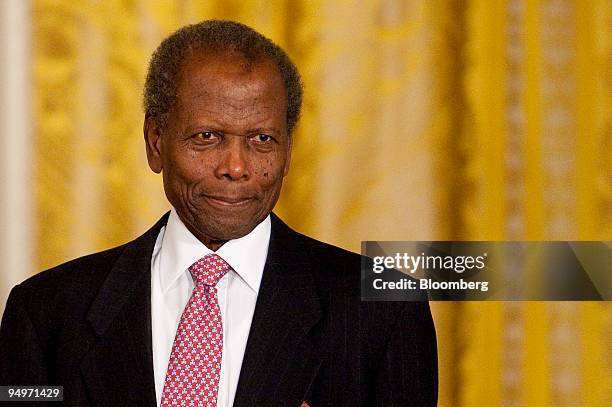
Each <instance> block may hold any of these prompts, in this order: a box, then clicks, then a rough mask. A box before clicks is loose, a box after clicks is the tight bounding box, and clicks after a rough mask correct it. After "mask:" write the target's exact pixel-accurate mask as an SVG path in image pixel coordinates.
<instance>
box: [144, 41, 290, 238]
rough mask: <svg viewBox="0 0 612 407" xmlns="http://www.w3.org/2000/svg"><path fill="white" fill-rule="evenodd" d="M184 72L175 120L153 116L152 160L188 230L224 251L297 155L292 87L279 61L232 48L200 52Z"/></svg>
mask: <svg viewBox="0 0 612 407" xmlns="http://www.w3.org/2000/svg"><path fill="white" fill-rule="evenodd" d="M180 77H181V80H180V82H179V85H178V92H177V96H178V100H177V103H176V104H175V106H174V107H173V109H172V110H171V111H170V112H169V115H168V120H167V125H166V126H165V127H163V128H161V127H159V126H158V123H157V122H156V121H155V120H154V118H152V117H145V122H144V136H145V144H146V150H147V159H148V162H149V167H151V169H152V170H153V171H154V172H156V173H160V172H161V173H162V174H163V181H164V190H165V193H166V197H167V198H168V201H170V203H171V204H172V206H174V208H175V209H176V211H177V213H178V215H179V217H180V218H181V220H182V221H183V223H184V224H185V226H186V227H187V229H189V231H190V232H191V233H193V235H194V236H196V237H197V238H198V239H199V240H200V241H201V242H202V243H203V244H205V245H206V246H207V247H209V248H210V249H211V250H217V249H219V247H221V246H222V245H223V244H224V243H225V242H227V241H228V240H231V239H237V238H239V237H242V236H244V235H246V234H248V233H249V232H251V231H252V230H253V229H254V228H255V226H257V225H258V224H259V223H260V222H261V221H263V220H264V219H265V218H266V216H268V214H269V213H270V212H271V211H272V208H273V207H274V205H275V204H276V201H277V200H278V197H279V195H280V191H281V186H282V183H283V178H284V177H285V175H287V172H288V171H289V163H290V159H291V137H290V135H289V134H288V130H287V95H286V90H285V87H284V84H283V81H282V78H281V76H280V73H279V72H278V69H277V67H276V66H275V65H274V64H273V63H272V62H271V61H269V60H265V59H264V60H258V61H255V62H253V61H247V60H246V59H244V58H243V57H242V56H240V55H237V54H234V53H228V52H221V53H213V52H209V51H202V50H196V51H193V52H192V53H191V54H190V55H188V56H187V57H186V58H185V60H184V62H183V66H182V71H181V75H180Z"/></svg>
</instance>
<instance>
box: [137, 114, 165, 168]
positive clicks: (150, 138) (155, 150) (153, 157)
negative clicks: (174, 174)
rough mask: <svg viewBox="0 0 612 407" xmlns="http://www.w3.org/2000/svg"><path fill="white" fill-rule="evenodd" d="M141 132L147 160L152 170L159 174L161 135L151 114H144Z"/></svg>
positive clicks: (161, 166)
mask: <svg viewBox="0 0 612 407" xmlns="http://www.w3.org/2000/svg"><path fill="white" fill-rule="evenodd" d="M142 130H143V133H144V139H145V148H146V150H147V161H148V162H149V167H150V168H151V170H153V172H155V173H156V174H159V173H160V172H161V171H162V169H163V165H162V137H161V130H160V128H159V126H158V125H157V122H156V121H155V120H154V119H153V118H152V117H151V116H148V115H147V116H145V119H144V125H143V129H142Z"/></svg>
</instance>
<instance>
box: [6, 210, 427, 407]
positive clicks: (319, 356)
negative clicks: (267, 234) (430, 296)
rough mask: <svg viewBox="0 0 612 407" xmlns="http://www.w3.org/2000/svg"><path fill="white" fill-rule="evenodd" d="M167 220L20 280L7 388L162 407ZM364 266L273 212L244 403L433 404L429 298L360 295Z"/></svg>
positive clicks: (82, 402)
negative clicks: (156, 337)
mask: <svg viewBox="0 0 612 407" xmlns="http://www.w3.org/2000/svg"><path fill="white" fill-rule="evenodd" d="M166 221H167V215H166V216H164V217H163V218H162V219H161V220H160V221H159V222H158V223H157V224H156V225H155V226H153V227H152V228H151V229H150V230H149V231H148V232H146V233H145V234H144V235H142V236H141V237H139V238H137V239H136V240H134V241H132V242H130V243H127V244H125V245H123V246H120V247H117V248H114V249H111V250H108V251H104V252H101V253H97V254H93V255H89V256H86V257H82V258H79V259H76V260H73V261H70V262H68V263H66V264H63V265H60V266H58V267H55V268H53V269H51V270H48V271H45V272H42V273H40V274H37V275H35V276H33V277H31V278H29V279H28V280H26V281H25V282H23V283H21V284H20V285H18V286H16V287H15V288H14V289H13V290H12V291H11V294H10V296H9V299H8V302H7V306H6V310H5V312H4V316H3V318H2V325H1V327H0V385H35V384H39V385H62V386H64V400H65V405H73V406H86V405H95V406H123V405H125V406H141V405H143V406H145V405H146V406H153V405H154V404H155V387H154V379H153V362H152V351H151V318H150V310H151V304H150V302H151V300H150V295H151V285H150V281H151V278H150V275H151V274H150V273H151V255H152V252H153V247H154V244H155V240H156V238H157V235H158V233H159V230H160V228H161V227H162V226H163V225H165V223H166ZM360 261H361V258H360V256H359V255H356V254H353V253H350V252H347V251H344V250H342V249H339V248H336V247H333V246H330V245H327V244H324V243H321V242H318V241H315V240H313V239H311V238H308V237H306V236H303V235H301V234H298V233H296V232H294V231H293V230H291V229H290V228H289V227H287V226H286V225H285V224H284V223H283V222H282V221H281V220H280V219H278V218H277V217H276V216H274V215H272V234H271V240H270V246H269V251H268V258H267V260H266V265H265V268H264V273H263V277H262V282H261V287H260V291H259V295H258V298H257V304H256V308H255V313H254V316H253V322H252V325H251V331H250V334H249V338H248V342H247V346H246V351H245V355H244V360H243V364H242V368H241V372H240V378H239V382H238V388H237V391H236V397H235V402H234V405H235V406H292V407H298V406H300V405H301V403H302V402H303V401H306V402H307V403H308V405H310V406H311V407H317V406H345V405H346V406H433V405H435V404H436V399H437V358H436V339H435V332H434V327H433V322H432V319H431V314H430V311H429V306H428V304H427V302H362V301H361V300H360V285H359V279H360Z"/></svg>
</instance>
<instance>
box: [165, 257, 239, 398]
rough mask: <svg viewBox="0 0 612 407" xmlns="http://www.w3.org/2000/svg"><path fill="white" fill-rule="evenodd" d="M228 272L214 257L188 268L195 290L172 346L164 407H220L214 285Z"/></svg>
mask: <svg viewBox="0 0 612 407" xmlns="http://www.w3.org/2000/svg"><path fill="white" fill-rule="evenodd" d="M229 270H230V266H229V264H227V263H226V262H225V260H223V259H222V258H221V257H219V256H218V255H216V254H214V253H213V254H210V255H208V256H206V257H203V258H201V259H200V260H198V261H197V262H195V263H194V264H193V265H192V266H191V267H189V271H190V272H191V275H192V276H193V281H194V282H195V287H194V289H193V293H192V294H191V298H189V302H188V303H187V306H186V307H185V311H183V315H182V316H181V322H180V323H179V326H178V329H177V331H176V336H175V338H174V344H173V345H172V353H171V355H170V363H169V364H168V372H167V373H166V380H165V383H164V391H163V395H162V401H161V405H162V406H210V407H215V406H216V405H217V393H218V391H219V375H220V372H221V352H222V350H223V325H222V323H221V310H220V309H219V301H218V299H217V288H216V287H215V285H216V284H217V282H218V281H219V280H220V279H221V277H223V276H224V275H225V273H227V272H228V271H229Z"/></svg>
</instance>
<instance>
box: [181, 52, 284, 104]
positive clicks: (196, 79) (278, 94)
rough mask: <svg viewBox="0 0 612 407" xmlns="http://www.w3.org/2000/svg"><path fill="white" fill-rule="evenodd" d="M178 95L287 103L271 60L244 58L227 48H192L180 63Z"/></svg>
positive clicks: (280, 78) (279, 76)
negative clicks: (256, 99)
mask: <svg viewBox="0 0 612 407" xmlns="http://www.w3.org/2000/svg"><path fill="white" fill-rule="evenodd" d="M177 96H178V97H179V100H181V99H183V102H184V101H185V99H191V100H193V98H200V97H208V98H210V97H215V98H226V99H229V100H233V101H239V100H241V99H248V98H252V97H256V96H260V97H264V98H266V99H268V100H269V98H274V99H275V100H278V101H280V102H283V104H285V103H286V91H285V86H284V83H283V80H282V77H281V75H280V72H279V70H278V67H277V66H276V64H275V63H274V62H273V61H271V60H270V59H269V58H257V59H247V58H245V57H244V56H242V55H240V54H238V53H234V52H228V51H208V50H194V51H191V52H190V53H189V54H188V55H187V56H186V57H185V59H184V60H183V63H182V66H181V74H180V78H179V85H178V89H177ZM279 99H280V100H279Z"/></svg>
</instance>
